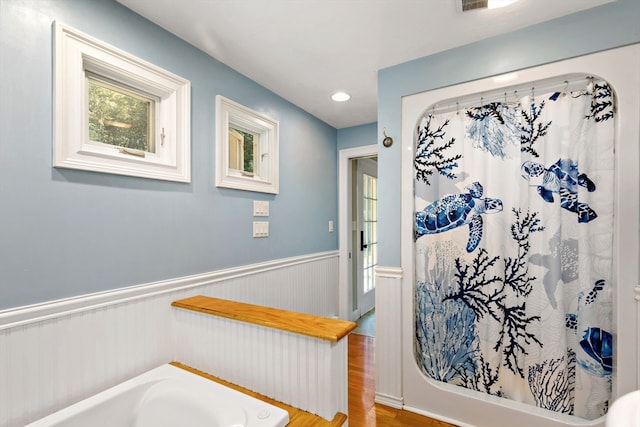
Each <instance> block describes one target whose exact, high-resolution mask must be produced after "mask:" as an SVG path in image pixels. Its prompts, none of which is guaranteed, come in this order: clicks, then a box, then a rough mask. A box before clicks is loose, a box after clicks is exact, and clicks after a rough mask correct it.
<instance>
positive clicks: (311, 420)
mask: <svg viewBox="0 0 640 427" xmlns="http://www.w3.org/2000/svg"><path fill="white" fill-rule="evenodd" d="M171 364H172V365H173V366H177V367H178V368H182V369H184V370H186V371H189V372H191V373H194V374H196V375H200V376H201V377H204V378H207V379H209V380H211V381H215V382H217V383H219V384H222V385H224V386H226V387H229V388H232V389H234V390H237V391H240V392H242V393H244V394H248V395H249V396H251V397H255V398H256V399H260V400H262V401H263V402H267V403H269V404H271V405H273V406H277V407H278V408H281V409H284V410H285V411H287V412H288V413H289V424H287V427H340V426H342V425H343V424H344V422H345V421H346V420H347V416H346V415H345V414H343V413H342V412H338V413H337V414H336V415H335V417H333V420H331V421H327V420H325V419H324V418H322V417H320V416H318V415H314V414H312V413H310V412H306V411H303V410H301V409H297V408H294V407H293V406H289V405H286V404H284V403H282V402H278V401H277V400H273V399H270V398H268V397H266V396H263V395H261V394H258V393H255V392H253V391H251V390H247V389H246V388H243V387H240V386H237V385H235V384H232V383H230V382H228V381H225V380H222V379H220V378H217V377H214V376H213V375H209V374H207V373H204V372H202V371H198V370H197V369H193V368H191V367H189V366H187V365H183V364H182V363H179V362H171Z"/></svg>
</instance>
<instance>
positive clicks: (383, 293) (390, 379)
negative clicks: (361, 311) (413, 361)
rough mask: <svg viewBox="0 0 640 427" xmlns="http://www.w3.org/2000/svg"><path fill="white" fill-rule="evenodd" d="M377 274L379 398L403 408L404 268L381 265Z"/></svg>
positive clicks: (377, 269)
mask: <svg viewBox="0 0 640 427" xmlns="http://www.w3.org/2000/svg"><path fill="white" fill-rule="evenodd" d="M375 275H376V347H375V376H376V394H375V401H376V402H378V403H382V404H385V405H389V406H392V407H394V408H402V404H403V401H404V399H403V395H402V336H403V330H402V269H401V268H398V267H382V266H378V267H376V269H375Z"/></svg>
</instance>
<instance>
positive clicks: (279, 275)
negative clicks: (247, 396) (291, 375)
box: [0, 251, 339, 427]
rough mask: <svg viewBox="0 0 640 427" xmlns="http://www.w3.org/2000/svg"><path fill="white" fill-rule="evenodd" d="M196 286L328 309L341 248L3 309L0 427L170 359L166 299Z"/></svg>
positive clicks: (170, 315)
mask: <svg viewBox="0 0 640 427" xmlns="http://www.w3.org/2000/svg"><path fill="white" fill-rule="evenodd" d="M197 294H201V295H209V296H213V297H218V298H226V299H231V300H235V301H241V302H247V303H251V304H259V305H264V306H268V307H275V308H281V309H285V310H291V311H298V312H303V313H309V314H315V315H320V316H335V315H337V312H338V298H339V296H338V252H337V251H329V252H322V253H317V254H312V255H305V256H299V257H293V258H287V259H280V260H276V261H271V262H267V263H260V264H253V265H248V266H242V267H237V268H232V269H226V270H220V271H215V272H211V273H207V274H201V275H196V276H189V277H182V278H178V279H174V280H168V281H162V282H156V283H150V284H144V285H139V286H134V287H130V288H124V289H118V290H114V291H110V292H102V293H97V294H90V295H83V296H79V297H74V298H68V299H64V300H58V301H52V302H48V303H43V304H37V305H33V306H28V307H21V308H17V309H10V310H5V311H1V312H0V427H13V426H23V425H25V424H27V423H29V422H31V421H33V420H36V419H38V418H41V417H43V416H45V415H47V414H49V413H52V412H54V411H56V410H59V409H61V408H64V407H66V406H69V405H70V404H72V403H74V402H77V401H78V400H81V399H83V398H86V397H88V396H90V395H92V394H95V393H97V392H99V391H101V390H104V389H106V388H108V387H111V386H113V385H116V384H118V383H120V382H122V381H124V380H126V379H128V378H131V377H133V376H135V375H137V374H140V373H142V372H144V371H146V370H149V369H152V368H154V367H156V366H159V365H160V364H163V363H167V362H170V361H173V360H175V358H176V356H177V351H176V345H175V343H176V342H177V337H176V336H175V330H174V329H175V327H174V326H175V322H174V317H175V311H174V310H175V309H173V308H172V307H171V302H172V301H175V300H178V299H182V298H186V297H189V296H192V295H197ZM213 374H215V373H213Z"/></svg>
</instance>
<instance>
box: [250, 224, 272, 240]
mask: <svg viewBox="0 0 640 427" xmlns="http://www.w3.org/2000/svg"><path fill="white" fill-rule="evenodd" d="M253 237H269V221H253Z"/></svg>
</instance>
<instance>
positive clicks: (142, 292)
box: [0, 251, 338, 330]
mask: <svg viewBox="0 0 640 427" xmlns="http://www.w3.org/2000/svg"><path fill="white" fill-rule="evenodd" d="M337 256H338V253H337V251H328V252H320V253H316V254H310V255H302V256H297V257H291V258H282V259H277V260H273V261H267V262H263V263H257V264H250V265H245V266H239V267H233V268H227V269H224V270H216V271H212V272H209V273H204V274H197V275H193V276H185V277H179V278H176V279H169V280H162V281H158V282H151V283H146V284H142V285H136V286H131V287H126V288H120V289H115V290H111V291H105V292H96V293H92V294H86V295H81V296H77V297H70V298H64V299H59V300H55V301H47V302H44V303H41V304H33V305H29V306H23V307H17V308H11V309H7V310H1V311H0V330H3V329H8V328H13V327H16V326H22V325H28V324H30V323H35V322H41V321H44V320H49V319H53V318H56V317H63V316H68V315H71V314H75V313H81V312H84V311H90V310H95V309H97V308H101V307H106V306H110V305H114V304H119V303H125V302H130V301H135V300H137V299H142V298H149V297H151V296H157V295H162V294H165V293H169V292H176V291H187V290H190V289H193V288H197V287H202V286H206V285H214V284H216V283H223V282H227V281H230V280H234V279H240V278H243V277H247V276H255V275H260V274H264V273H267V272H270V271H276V270H283V269H286V268H289V267H294V266H297V265H301V264H307V263H315V262H318V261H322V260H336V258H337ZM318 314H320V313H318ZM326 314H329V313H326ZM333 314H335V313H333Z"/></svg>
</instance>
